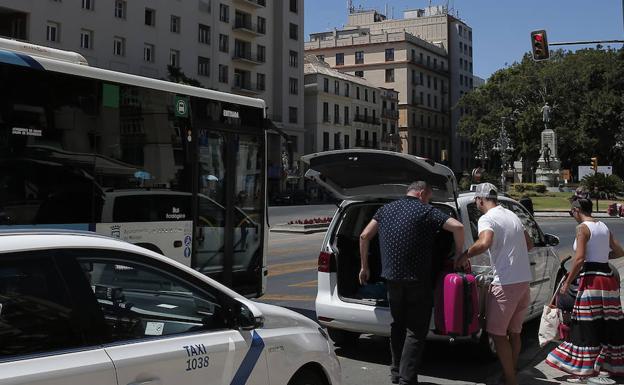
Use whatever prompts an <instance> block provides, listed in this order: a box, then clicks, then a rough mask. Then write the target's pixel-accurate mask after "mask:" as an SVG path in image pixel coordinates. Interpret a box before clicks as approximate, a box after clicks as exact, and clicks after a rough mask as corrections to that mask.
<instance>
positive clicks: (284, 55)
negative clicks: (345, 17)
mask: <svg viewBox="0 0 624 385" xmlns="http://www.w3.org/2000/svg"><path fill="white" fill-rule="evenodd" d="M0 35H1V36H4V37H11V38H16V39H20V40H25V41H28V42H31V43H34V44H39V45H45V46H49V47H53V48H58V49H63V50H70V51H76V52H78V53H80V54H82V55H83V56H84V57H85V58H86V59H87V60H88V62H89V64H90V65H91V66H95V67H101V68H106V69H112V70H115V71H121V72H127V73H132V74H136V75H142V76H147V77H153V78H160V79H165V78H167V77H168V75H169V72H168V69H167V68H168V65H171V66H173V67H176V68H179V69H180V70H181V71H182V72H183V73H184V74H185V75H186V76H187V77H188V78H192V79H196V80H197V81H199V82H200V83H201V85H202V86H203V87H206V88H211V89H215V90H219V91H224V92H233V93H237V94H241V95H246V96H251V97H256V98H261V99H263V100H265V102H266V103H267V106H268V111H267V115H268V117H269V118H270V119H271V120H272V121H273V123H274V124H275V126H277V128H278V129H279V130H281V132H280V133H279V134H278V133H275V132H273V133H272V134H270V135H269V142H268V149H269V156H268V157H269V159H268V163H269V164H274V165H279V166H278V168H284V167H286V168H288V170H285V169H280V170H278V173H277V174H278V175H277V177H276V178H275V175H274V174H275V173H274V172H272V171H271V170H270V172H269V178H272V177H273V180H272V183H270V188H271V189H280V188H284V183H285V182H284V178H283V175H285V174H286V173H287V172H289V173H291V174H292V173H294V172H296V171H294V169H295V168H296V164H294V163H295V162H294V161H293V159H294V158H298V156H299V155H301V154H302V151H303V140H304V136H303V132H304V130H303V90H302V87H303V0H285V1H266V0H4V1H2V4H1V8H0ZM284 151H286V152H287V153H288V156H289V160H288V161H286V162H283V161H282V160H283V159H282V158H283V157H282V153H283V152H284Z"/></svg>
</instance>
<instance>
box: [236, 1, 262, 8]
mask: <svg viewBox="0 0 624 385" xmlns="http://www.w3.org/2000/svg"><path fill="white" fill-rule="evenodd" d="M234 2H235V3H238V4H245V5H251V6H253V7H256V8H264V7H266V0H234Z"/></svg>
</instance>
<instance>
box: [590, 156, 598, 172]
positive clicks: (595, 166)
mask: <svg viewBox="0 0 624 385" xmlns="http://www.w3.org/2000/svg"><path fill="white" fill-rule="evenodd" d="M591 168H592V169H593V170H594V172H598V158H597V157H593V158H591Z"/></svg>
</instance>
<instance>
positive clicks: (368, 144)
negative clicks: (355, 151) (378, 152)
mask: <svg viewBox="0 0 624 385" xmlns="http://www.w3.org/2000/svg"><path fill="white" fill-rule="evenodd" d="M355 147H359V148H377V143H374V142H373V141H371V140H362V139H360V140H357V139H356V140H355Z"/></svg>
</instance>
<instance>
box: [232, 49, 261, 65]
mask: <svg viewBox="0 0 624 385" xmlns="http://www.w3.org/2000/svg"><path fill="white" fill-rule="evenodd" d="M232 60H233V61H237V62H241V63H247V64H253V65H260V64H262V63H263V62H261V61H260V60H258V58H257V57H256V56H255V55H252V54H251V52H249V51H248V52H234V55H233V56H232Z"/></svg>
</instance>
